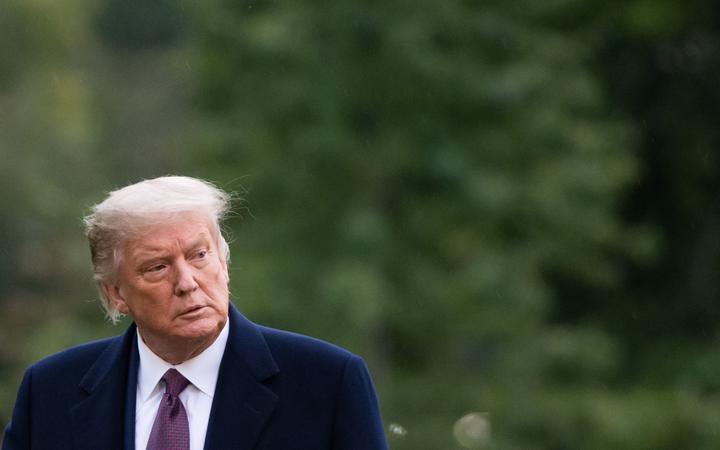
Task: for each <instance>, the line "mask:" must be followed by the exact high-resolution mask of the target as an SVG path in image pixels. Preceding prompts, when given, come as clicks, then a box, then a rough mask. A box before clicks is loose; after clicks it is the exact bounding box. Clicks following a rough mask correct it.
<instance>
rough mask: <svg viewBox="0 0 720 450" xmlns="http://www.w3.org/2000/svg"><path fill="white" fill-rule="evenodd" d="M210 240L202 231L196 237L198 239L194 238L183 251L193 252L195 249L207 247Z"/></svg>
mask: <svg viewBox="0 0 720 450" xmlns="http://www.w3.org/2000/svg"><path fill="white" fill-rule="evenodd" d="M211 241H212V240H211V239H210V237H209V236H208V235H207V233H205V232H204V231H203V232H202V233H200V234H199V235H198V237H196V238H195V240H193V241H192V242H190V244H188V246H187V247H186V248H185V251H189V250H193V249H195V248H197V247H201V246H203V245H208V244H209V243H210V242H211Z"/></svg>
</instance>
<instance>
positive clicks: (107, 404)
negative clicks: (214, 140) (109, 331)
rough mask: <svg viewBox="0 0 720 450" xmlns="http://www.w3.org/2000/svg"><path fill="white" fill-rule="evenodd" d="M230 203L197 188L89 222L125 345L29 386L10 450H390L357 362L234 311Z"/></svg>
mask: <svg viewBox="0 0 720 450" xmlns="http://www.w3.org/2000/svg"><path fill="white" fill-rule="evenodd" d="M228 209H229V197H228V195H227V194H225V193H224V192H222V191H220V190H218V189H217V188H215V187H214V186H212V185H211V184H209V183H207V182H204V181H201V180H197V179H193V178H188V177H162V178H156V179H153V180H147V181H143V182H140V183H137V184H133V185H130V186H127V187H125V188H122V189H119V190H117V191H114V192H112V193H110V195H109V196H108V197H107V198H106V199H105V200H104V201H103V202H102V203H100V204H98V205H96V206H95V207H94V209H93V212H92V214H91V215H89V216H88V217H86V219H85V223H86V231H87V237H88V240H89V242H90V250H91V255H92V262H93V267H94V272H95V279H96V280H97V282H98V286H99V290H100V294H101V300H102V304H103V307H104V308H105V311H106V313H107V315H108V317H109V318H110V320H112V321H113V322H114V321H116V320H117V319H118V317H119V316H121V315H125V314H128V315H130V316H131V317H132V319H133V321H134V323H133V324H132V325H131V326H130V327H129V328H128V330H127V331H126V332H125V333H124V334H123V335H121V336H118V337H115V338H110V339H106V340H102V341H98V342H93V343H89V344H85V345H81V346H79V347H76V348H72V349H69V350H66V351H64V352H61V353H59V354H57V355H54V356H50V357H48V358H46V359H44V360H42V361H40V362H38V363H36V364H34V365H33V366H31V367H30V368H29V369H28V370H27V371H26V373H25V376H24V378H23V381H22V384H21V386H20V390H19V393H18V396H17V401H16V404H15V409H14V412H13V417H12V420H11V422H10V424H9V425H8V427H7V429H6V430H5V435H4V439H3V445H2V450H21V449H22V450H24V449H52V450H62V449H75V450H81V449H87V450H91V449H92V450H113V449H133V448H134V449H138V450H140V449H149V450H156V449H184V450H200V449H203V448H204V449H218V450H225V449H243V450H250V449H264V450H270V449H277V450H292V449H297V450H312V449H335V450H340V449H358V450H375V449H385V448H387V445H386V443H385V438H384V435H383V428H382V424H381V420H380V415H379V411H378V406H377V400H376V398H375V393H374V389H373V386H372V382H371V379H370V376H369V374H368V372H367V369H366V368H365V365H364V363H363V362H362V360H361V359H360V358H358V357H357V356H355V355H353V354H351V353H349V352H347V351H345V350H342V349H340V348H338V347H335V346H333V345H331V344H327V343H324V342H321V341H318V340H315V339H312V338H309V337H304V336H300V335H296V334H292V333H288V332H283V331H279V330H274V329H270V328H267V327H263V326H259V325H255V324H253V323H252V322H250V321H249V320H247V319H246V318H245V317H244V316H242V315H241V314H240V313H239V312H238V311H237V310H236V309H235V308H234V306H233V305H232V304H230V302H229V295H228V266H227V262H228V257H229V253H228V246H227V243H226V242H225V239H224V238H223V236H222V233H221V231H220V223H221V221H222V219H223V217H224V215H225V214H226V212H227V211H228Z"/></svg>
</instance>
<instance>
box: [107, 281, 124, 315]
mask: <svg viewBox="0 0 720 450" xmlns="http://www.w3.org/2000/svg"><path fill="white" fill-rule="evenodd" d="M101 286H102V290H103V292H104V293H105V298H107V299H108V300H109V301H110V303H112V305H113V306H114V307H115V308H116V309H117V310H118V311H119V312H121V313H122V314H129V313H130V308H128V305H127V302H125V297H123V295H122V294H121V293H120V287H119V286H118V285H116V284H111V283H106V282H103V283H102V284H101Z"/></svg>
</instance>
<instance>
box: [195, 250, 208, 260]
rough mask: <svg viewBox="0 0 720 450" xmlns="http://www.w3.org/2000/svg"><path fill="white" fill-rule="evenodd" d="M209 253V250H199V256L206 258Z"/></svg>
mask: <svg viewBox="0 0 720 450" xmlns="http://www.w3.org/2000/svg"><path fill="white" fill-rule="evenodd" d="M207 254H208V252H207V250H200V251H199V252H197V257H198V258H204V257H206V256H207Z"/></svg>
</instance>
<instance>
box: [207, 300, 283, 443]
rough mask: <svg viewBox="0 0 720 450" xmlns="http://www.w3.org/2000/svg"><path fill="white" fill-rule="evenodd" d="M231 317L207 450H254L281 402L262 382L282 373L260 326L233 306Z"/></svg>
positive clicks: (208, 431)
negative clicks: (278, 402) (278, 403)
mask: <svg viewBox="0 0 720 450" xmlns="http://www.w3.org/2000/svg"><path fill="white" fill-rule="evenodd" d="M229 316H230V336H229V337H228V343H227V347H226V348H225V354H224V355H223V359H222V362H221V364H220V373H219V374H218V382H217V387H216V388H215V396H214V399H213V405H212V409H211V412H210V422H209V424H208V430H207V436H206V438H205V449H207V450H211V449H228V450H230V449H232V450H252V449H253V448H254V447H255V444H256V443H257V440H258V438H259V437H260V433H261V432H262V430H263V428H264V427H265V425H266V423H267V421H268V419H269V418H270V416H271V415H272V412H273V410H274V409H275V404H276V403H277V400H278V398H277V395H275V393H274V392H272V391H271V390H270V389H269V388H268V387H267V386H265V385H264V384H263V382H265V381H266V380H268V379H269V378H271V377H272V376H274V375H275V374H277V373H278V371H279V370H278V367H277V365H276V364H275V360H274V359H273V357H272V355H271V353H270V349H269V348H268V347H267V344H266V342H265V339H264V338H263V336H262V333H261V332H260V330H259V329H258V328H257V326H256V325H255V324H253V323H252V322H250V321H248V320H247V319H245V317H243V316H242V315H241V314H240V313H239V312H238V311H237V310H236V309H235V307H234V306H232V305H230V312H229Z"/></svg>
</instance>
